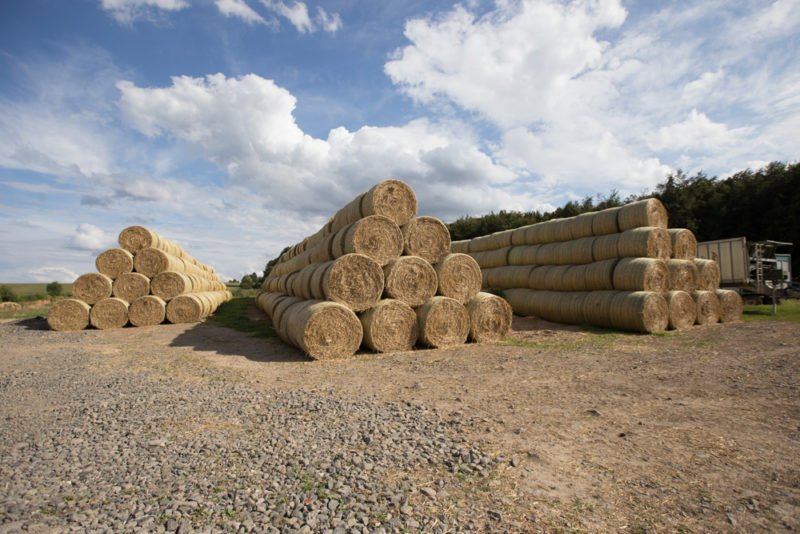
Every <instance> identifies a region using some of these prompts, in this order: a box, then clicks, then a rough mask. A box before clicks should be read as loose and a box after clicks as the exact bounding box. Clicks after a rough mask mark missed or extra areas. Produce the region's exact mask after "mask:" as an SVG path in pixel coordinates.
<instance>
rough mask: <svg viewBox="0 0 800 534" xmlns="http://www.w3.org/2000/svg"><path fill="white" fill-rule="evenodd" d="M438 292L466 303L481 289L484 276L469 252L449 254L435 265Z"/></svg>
mask: <svg viewBox="0 0 800 534" xmlns="http://www.w3.org/2000/svg"><path fill="white" fill-rule="evenodd" d="M434 267H435V269H436V276H437V279H438V284H439V285H438V288H437V293H438V294H439V295H441V296H443V297H449V298H451V299H455V300H456V301H457V302H459V303H461V304H466V303H467V302H468V301H469V300H470V299H472V297H474V296H475V295H477V294H478V292H479V291H480V290H481V286H482V283H483V277H482V276H481V268H480V267H479V266H478V263H477V262H476V261H475V260H474V259H472V257H471V256H468V255H467V254H448V255H447V256H445V257H444V258H442V261H440V262H439V263H437V264H436V265H435V266H434Z"/></svg>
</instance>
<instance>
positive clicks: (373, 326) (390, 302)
mask: <svg viewBox="0 0 800 534" xmlns="http://www.w3.org/2000/svg"><path fill="white" fill-rule="evenodd" d="M359 319H360V320H361V326H362V327H363V330H364V345H366V346H367V347H369V348H370V349H371V350H374V351H375V352H394V351H401V350H411V349H412V348H413V347H414V344H415V343H416V342H417V314H416V313H415V312H414V310H413V309H412V308H411V306H409V305H408V304H406V303H405V302H401V301H399V300H394V299H383V300H381V301H379V302H378V303H377V304H376V305H375V306H373V307H372V308H370V309H368V310H366V311H364V312H361V313H360V314H359Z"/></svg>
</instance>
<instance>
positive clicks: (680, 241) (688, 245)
mask: <svg viewBox="0 0 800 534" xmlns="http://www.w3.org/2000/svg"><path fill="white" fill-rule="evenodd" d="M668 232H669V236H670V238H671V239H672V257H673V258H675V259H676V260H693V259H694V258H695V257H696V256H697V238H696V237H695V236H694V234H693V233H692V231H691V230H687V229H686V228H670V229H669V230H668Z"/></svg>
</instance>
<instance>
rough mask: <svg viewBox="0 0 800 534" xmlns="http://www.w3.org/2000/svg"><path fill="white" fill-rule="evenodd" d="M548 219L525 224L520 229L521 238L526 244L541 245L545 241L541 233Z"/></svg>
mask: <svg viewBox="0 0 800 534" xmlns="http://www.w3.org/2000/svg"><path fill="white" fill-rule="evenodd" d="M549 222H550V221H544V222H540V223H535V224H530V225H528V226H525V227H524V229H523V230H522V240H523V241H524V242H525V244H526V245H541V244H543V243H545V241H544V239H543V237H542V235H543V234H544V227H545V225H546V224H548V223H549Z"/></svg>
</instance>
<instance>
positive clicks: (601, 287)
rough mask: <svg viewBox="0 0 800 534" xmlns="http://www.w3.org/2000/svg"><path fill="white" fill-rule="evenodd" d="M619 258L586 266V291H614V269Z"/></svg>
mask: <svg viewBox="0 0 800 534" xmlns="http://www.w3.org/2000/svg"><path fill="white" fill-rule="evenodd" d="M618 262H619V258H611V259H608V260H602V261H595V262H593V263H590V264H588V265H587V266H586V290H587V291H610V290H612V289H614V269H615V268H616V266H617V263H618Z"/></svg>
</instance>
